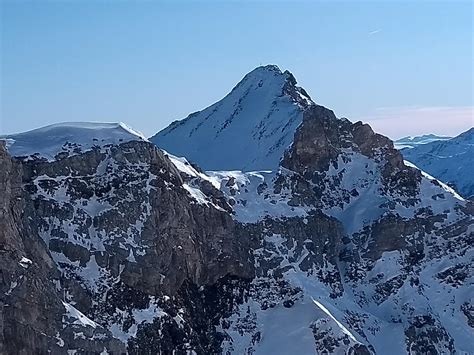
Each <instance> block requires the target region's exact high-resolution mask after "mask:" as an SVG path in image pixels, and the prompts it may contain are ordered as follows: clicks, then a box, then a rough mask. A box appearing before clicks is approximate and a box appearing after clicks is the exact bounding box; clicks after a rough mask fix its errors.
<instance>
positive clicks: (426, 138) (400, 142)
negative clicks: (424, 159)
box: [393, 134, 452, 149]
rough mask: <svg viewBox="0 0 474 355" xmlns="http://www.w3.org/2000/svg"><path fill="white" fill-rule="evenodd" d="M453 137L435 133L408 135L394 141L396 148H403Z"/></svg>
mask: <svg viewBox="0 0 474 355" xmlns="http://www.w3.org/2000/svg"><path fill="white" fill-rule="evenodd" d="M451 138H452V137H447V136H437V135H435V134H424V135H422V136H416V137H412V136H407V137H403V138H400V139H397V140H396V141H394V142H393V144H394V145H395V148H397V149H403V148H414V147H417V146H419V145H423V144H427V143H431V142H436V141H445V140H448V139H451Z"/></svg>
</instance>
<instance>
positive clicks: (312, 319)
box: [0, 66, 474, 354]
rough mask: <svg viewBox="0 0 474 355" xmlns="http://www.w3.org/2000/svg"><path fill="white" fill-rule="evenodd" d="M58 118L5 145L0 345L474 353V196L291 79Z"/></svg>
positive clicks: (263, 78)
mask: <svg viewBox="0 0 474 355" xmlns="http://www.w3.org/2000/svg"><path fill="white" fill-rule="evenodd" d="M66 127H67V126H66V125H57V126H53V127H49V128H45V129H44V130H41V129H40V130H36V131H31V132H27V133H25V134H24V135H22V134H18V135H15V136H9V137H7V138H8V140H7V146H8V148H7V149H8V151H9V153H10V155H9V154H8V153H7V151H6V149H5V148H4V146H3V145H0V163H1V166H2V167H4V169H3V170H2V171H0V191H5V193H3V194H1V195H0V208H1V213H0V226H1V227H2V228H0V245H1V247H2V253H1V254H0V265H1V269H0V270H1V272H2V278H0V280H1V281H0V288H1V290H0V295H1V296H0V303H1V305H2V308H1V312H2V313H1V317H0V329H2V333H0V344H1V345H0V353H16V352H23V353H35V352H40V353H41V352H46V350H50V351H51V353H53V354H66V353H76V354H86V353H101V352H102V353H113V354H120V353H126V352H127V353H130V354H157V353H163V354H171V353H175V354H186V353H188V354H189V353H197V354H214V353H225V354H244V353H245V354H327V353H335V354H371V353H376V354H404V353H411V354H428V353H429V354H435V353H440V354H446V353H472V352H474V347H473V345H472V339H473V337H474V331H473V330H474V307H473V301H474V294H473V292H472V287H473V281H474V272H473V271H474V270H473V269H472V265H473V264H474V263H473V261H474V248H473V245H474V225H473V210H474V207H473V205H472V202H471V201H469V200H464V199H463V198H462V197H460V196H459V195H458V194H457V193H456V192H454V191H453V190H452V189H451V188H450V187H448V186H446V185H445V184H443V183H440V182H439V181H437V180H436V179H435V178H433V177H431V176H430V175H428V174H426V173H424V172H421V171H420V170H418V169H417V168H416V167H414V166H413V165H412V164H410V163H408V162H405V161H404V160H403V158H402V156H401V154H400V152H398V151H397V150H396V149H395V148H394V146H393V143H392V142H391V141H390V140H389V139H388V138H386V137H384V136H381V135H378V134H376V133H374V132H373V131H372V130H371V128H370V127H369V126H368V125H365V124H362V123H361V122H357V123H351V122H350V121H349V120H347V119H338V118H336V116H335V115H334V113H333V112H332V111H330V110H328V109H326V108H324V107H322V106H319V105H316V104H315V103H313V102H312V101H311V99H310V98H309V96H308V95H307V94H306V93H305V92H304V90H302V89H300V88H298V87H296V80H294V78H293V76H292V75H291V74H290V73H288V72H284V73H282V72H281V71H280V70H279V69H278V68H277V67H275V66H267V67H261V68H257V69H256V70H254V71H253V72H251V73H249V74H248V75H247V76H246V77H245V78H244V79H243V80H242V82H241V83H240V84H239V85H237V86H236V88H234V90H233V91H232V92H231V93H230V94H229V95H228V96H226V97H225V98H224V99H223V100H222V101H220V102H218V103H216V104H215V105H213V106H211V107H210V108H208V109H206V110H204V111H201V112H199V113H197V114H193V115H190V116H189V117H188V118H187V119H185V120H183V121H182V122H178V123H173V124H172V125H171V126H170V127H168V128H167V129H165V130H164V131H162V132H160V133H159V134H158V135H156V136H155V137H153V138H152V139H151V140H152V141H153V142H157V143H158V145H159V146H160V144H161V143H162V145H163V146H162V147H161V146H160V148H164V149H165V150H166V151H162V150H160V149H159V148H157V147H156V146H155V145H154V144H153V143H151V142H148V141H147V140H146V139H144V138H143V137H142V136H141V135H139V134H136V133H135V132H134V131H132V130H130V129H127V128H126V127H124V126H122V125H114V124H111V125H105V126H97V125H95V126H91V125H89V124H74V125H73V126H70V127H67V128H66ZM53 130H55V132H54V133H52V131H53ZM84 130H86V131H84ZM94 130H96V132H94ZM35 132H36V133H35ZM45 132H46V133H49V134H51V139H50V140H41V135H43V134H45ZM177 137H179V139H177ZM236 137H239V139H236ZM53 138H54V139H53ZM37 142H42V144H41V145H39V144H38V143H37ZM160 142H161V143H160ZM224 143H225V145H224ZM15 145H16V147H15ZM69 146H71V147H72V146H74V147H75V148H78V149H76V150H74V149H69V148H68V147H69ZM223 147H224V148H223ZM173 154H174V155H173ZM11 155H12V156H14V158H12V157H11ZM176 155H177V156H185V157H186V158H184V157H177V156H176ZM227 158H228V159H227ZM196 164H197V165H196ZM202 167H204V168H205V169H206V170H213V171H203V170H201V168H202Z"/></svg>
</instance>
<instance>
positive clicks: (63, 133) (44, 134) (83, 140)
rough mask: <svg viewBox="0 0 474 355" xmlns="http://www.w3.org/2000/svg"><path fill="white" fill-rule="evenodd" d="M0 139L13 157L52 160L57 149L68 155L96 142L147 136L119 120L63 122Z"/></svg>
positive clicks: (118, 141) (58, 152)
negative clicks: (110, 121)
mask: <svg viewBox="0 0 474 355" xmlns="http://www.w3.org/2000/svg"><path fill="white" fill-rule="evenodd" d="M0 140H5V141H6V146H7V149H8V151H9V153H10V154H11V155H13V156H15V157H31V158H39V159H41V158H43V159H47V160H54V159H56V157H57V155H58V154H60V153H62V154H63V155H65V156H69V155H73V154H78V153H81V152H84V151H87V150H90V149H92V148H93V147H97V146H98V147H103V146H105V145H108V144H120V143H124V142H128V141H134V140H142V141H146V140H147V139H146V138H145V136H144V135H143V134H142V133H140V132H138V131H135V130H133V129H132V128H130V127H128V126H127V125H126V124H124V123H122V122H118V123H98V122H66V123H57V124H52V125H49V126H45V127H41V128H37V129H34V130H31V131H27V132H23V133H17V134H10V135H6V136H3V137H0Z"/></svg>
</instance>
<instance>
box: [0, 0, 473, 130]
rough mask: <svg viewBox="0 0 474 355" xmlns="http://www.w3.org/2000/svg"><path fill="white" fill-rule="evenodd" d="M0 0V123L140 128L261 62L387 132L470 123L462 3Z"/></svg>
mask: <svg viewBox="0 0 474 355" xmlns="http://www.w3.org/2000/svg"><path fill="white" fill-rule="evenodd" d="M0 6H1V16H2V21H1V22H2V24H1V36H2V38H1V39H2V41H1V51H2V53H1V57H2V62H1V94H0V95H1V102H0V104H1V109H0V133H2V134H8V133H15V132H21V131H26V130H30V129H33V128H37V127H40V126H44V125H47V124H52V123H58V122H64V121H101V122H116V121H123V122H125V123H127V124H128V125H130V126H131V127H133V128H135V129H137V130H140V131H142V132H143V133H144V134H145V135H147V136H151V135H153V134H155V133H156V132H158V131H159V130H161V129H162V128H164V127H166V126H167V125H168V124H169V123H170V122H172V121H174V120H177V119H182V118H185V117H186V116H187V115H188V114H189V113H191V112H194V111H198V110H202V109H204V108H205V107H207V106H209V105H211V104H212V103H214V102H216V101H217V100H219V99H221V98H222V97H223V96H225V95H226V94H227V93H228V92H229V91H230V90H231V89H232V87H233V86H234V85H236V84H237V82H238V81H240V80H241V78H242V77H243V76H244V75H245V74H246V73H247V72H249V71H250V70H252V69H253V68H255V67H257V66H259V65H265V64H277V65H279V67H280V68H281V69H282V70H286V69H288V70H290V71H291V72H292V73H293V74H294V75H295V77H296V79H297V80H298V84H299V85H300V86H302V87H304V88H305V89H306V90H307V91H308V93H309V94H310V95H311V97H312V98H313V100H314V101H315V102H317V103H318V104H322V105H324V106H326V107H328V108H330V109H332V110H334V111H335V113H336V115H337V116H338V117H347V118H349V119H350V120H352V121H357V120H362V121H365V122H368V123H370V124H371V125H372V126H373V128H374V130H376V131H378V132H380V133H383V134H385V135H388V136H389V137H391V138H393V139H396V138H399V137H402V136H406V135H419V134H425V133H435V134H440V135H456V134H459V133H461V132H462V131H465V130H467V129H468V128H470V127H472V126H473V125H474V121H473V120H474V118H473V112H474V109H473V106H474V98H473V82H474V78H473V75H474V73H473V54H472V49H473V48H472V47H473V37H472V36H473V34H472V33H473V4H472V2H470V1H450V2H441V1H438V2H428V1H419V2H395V1H371V2H358V1H353V2H331V3H330V2H268V1H260V2H250V1H243V2H228V3H225V4H224V3H219V2H217V1H216V2H196V1H192V2H135V1H134V2H132V1H130V2H115V3H112V2H100V1H96V2H93V1H91V2H82V1H81V2H42V3H38V2H25V1H22V2H13V1H3V2H2V3H1V4H0Z"/></svg>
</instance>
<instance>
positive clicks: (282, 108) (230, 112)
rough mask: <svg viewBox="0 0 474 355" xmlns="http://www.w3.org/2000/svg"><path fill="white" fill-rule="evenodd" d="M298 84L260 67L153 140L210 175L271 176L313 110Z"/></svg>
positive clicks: (275, 69) (288, 76) (270, 68)
mask: <svg viewBox="0 0 474 355" xmlns="http://www.w3.org/2000/svg"><path fill="white" fill-rule="evenodd" d="M295 84H296V80H295V79H294V77H293V75H292V74H291V73H289V72H284V73H282V72H281V71H280V69H279V68H278V67H276V66H273V65H269V66H265V67H259V68H257V69H255V70H253V71H252V72H250V73H249V74H247V75H246V76H245V77H244V78H243V80H242V81H241V82H240V83H239V84H238V85H237V86H236V87H235V88H234V89H233V90H232V91H231V92H230V93H229V94H228V95H227V96H226V97H225V98H223V99H222V100H221V101H219V102H217V103H215V104H214V105H212V106H209V107H208V108H206V109H204V110H203V111H200V112H196V113H193V114H191V115H189V116H188V117H187V118H185V119H184V120H182V121H176V122H173V123H172V124H171V125H170V126H169V127H167V128H165V129H164V130H162V131H161V132H159V133H158V134H156V135H155V136H153V137H151V138H150V140H151V141H152V142H153V143H155V144H156V145H157V146H158V147H160V148H163V149H165V150H167V151H169V152H170V153H172V154H174V155H177V156H185V157H186V158H187V159H188V160H190V161H192V162H194V163H197V164H198V165H199V166H200V167H202V168H203V169H206V170H243V171H252V170H267V169H272V170H273V169H275V168H276V167H277V166H278V163H279V161H280V159H281V157H282V156H283V152H284V151H285V149H286V148H287V147H288V146H289V145H290V144H291V143H292V141H293V135H294V132H295V130H296V128H297V127H298V126H299V125H300V123H301V122H302V119H303V110H304V109H305V107H307V106H308V105H311V104H312V101H311V99H310V97H309V96H308V95H307V94H306V92H305V91H304V90H303V89H301V88H298V87H297V86H295ZM216 152H223V154H217V153H216Z"/></svg>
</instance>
